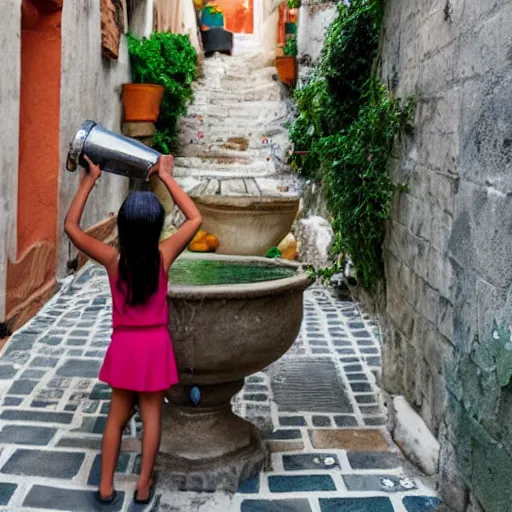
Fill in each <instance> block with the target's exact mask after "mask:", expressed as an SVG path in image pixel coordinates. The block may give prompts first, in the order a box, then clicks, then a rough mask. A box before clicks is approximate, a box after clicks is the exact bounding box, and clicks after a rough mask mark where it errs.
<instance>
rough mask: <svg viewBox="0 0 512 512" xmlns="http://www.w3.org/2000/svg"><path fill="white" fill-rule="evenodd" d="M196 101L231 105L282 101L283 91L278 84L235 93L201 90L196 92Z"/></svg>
mask: <svg viewBox="0 0 512 512" xmlns="http://www.w3.org/2000/svg"><path fill="white" fill-rule="evenodd" d="M194 96H195V101H196V102H197V103H199V104H200V103H204V104H209V103H215V102H218V101H221V102H222V101H229V102H231V103H242V102H247V101H282V100H283V90H282V89H281V88H280V87H279V85H278V84H275V83H272V84H266V85H264V86H260V87H259V88H251V87H248V88H246V89H243V88H240V87H238V88H236V90H234V91H226V90H216V89H208V88H201V89H200V90H198V91H196V92H195V94H194Z"/></svg>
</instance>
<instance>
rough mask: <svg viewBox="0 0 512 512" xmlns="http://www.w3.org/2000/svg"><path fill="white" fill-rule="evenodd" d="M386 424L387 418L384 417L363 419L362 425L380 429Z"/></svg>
mask: <svg viewBox="0 0 512 512" xmlns="http://www.w3.org/2000/svg"><path fill="white" fill-rule="evenodd" d="M386 423H387V418H386V417H385V416H378V417H373V418H372V417H370V418H364V424H365V425H368V426H369V427H382V426H384V425H385V424H386Z"/></svg>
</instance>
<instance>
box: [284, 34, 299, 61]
mask: <svg viewBox="0 0 512 512" xmlns="http://www.w3.org/2000/svg"><path fill="white" fill-rule="evenodd" d="M283 53H284V54H285V55H287V56H289V57H296V56H297V37H296V36H291V37H289V38H288V39H287V40H286V43H285V45H284V48H283Z"/></svg>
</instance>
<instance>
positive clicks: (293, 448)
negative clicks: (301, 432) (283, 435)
mask: <svg viewBox="0 0 512 512" xmlns="http://www.w3.org/2000/svg"><path fill="white" fill-rule="evenodd" d="M267 444H268V447H269V449H270V451H271V452H272V453H279V452H300V451H302V450H304V443H303V442H302V441H268V443H267Z"/></svg>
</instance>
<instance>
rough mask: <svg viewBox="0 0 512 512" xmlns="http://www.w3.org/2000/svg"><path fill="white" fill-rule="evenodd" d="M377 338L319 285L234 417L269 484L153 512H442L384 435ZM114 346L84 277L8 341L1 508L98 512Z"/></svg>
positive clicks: (372, 327)
mask: <svg viewBox="0 0 512 512" xmlns="http://www.w3.org/2000/svg"><path fill="white" fill-rule="evenodd" d="M376 334H377V326H376V324H375V323H374V322H372V321H371V320H370V319H369V318H368V317H367V316H366V315H364V314H363V315H361V313H360V311H359V310H358V309H357V307H356V305H355V304H354V303H352V302H346V301H340V300H337V299H335V298H334V297H333V296H332V294H331V293H330V292H329V291H328V290H326V289H324V288H322V287H319V286H316V287H313V288H311V289H310V290H308V291H307V293H306V297H305V320H304V323H303V326H302V329H301V333H300V336H299V338H298V339H297V341H296V343H295V345H294V346H293V348H292V349H291V350H290V352H289V353H288V354H287V355H286V356H285V357H284V358H283V359H282V360H281V361H278V362H277V363H276V364H275V365H273V366H272V367H271V368H269V369H268V370H267V371H265V372H263V373H261V374H258V375H254V376H252V377H250V378H249V379H248V380H247V382H246V386H245V389H244V390H243V392H242V393H241V394H240V395H239V396H238V397H237V399H236V401H235V404H234V407H235V410H236V411H237V412H238V413H239V414H241V415H242V416H244V417H246V418H249V419H251V420H253V421H254V422H255V423H256V424H258V425H259V426H260V427H261V428H262V429H263V430H264V431H266V437H267V439H268V443H269V447H270V450H271V452H272V455H271V463H270V466H269V468H268V469H267V471H266V472H265V473H263V474H262V475H260V476H259V477H258V478H256V479H253V480H250V481H247V482H246V483H245V484H243V485H242V486H241V488H240V489H239V491H238V493H236V494H235V495H234V496H228V495H225V494H223V493H216V494H204V495H194V494H192V493H177V492H172V491H170V490H168V489H166V488H165V485H162V486H161V488H160V489H159V490H158V495H157V497H156V502H155V503H154V504H153V505H152V506H150V507H147V510H167V511H171V510H172V511H178V510H179V511H187V510H191V511H208V512H215V511H218V512H227V511H233V512H235V511H242V512H260V511H261V512H263V511H265V512H273V511H275V512H277V511H280V512H281V511H283V512H284V511H288V512H310V511H312V512H319V511H321V512H336V511H358V512H377V511H378V512H388V511H389V512H392V511H393V510H394V511H396V512H405V511H407V512H420V511H428V510H435V508H436V503H437V502H436V499H435V498H433V493H432V491H431V490H429V488H428V481H425V480H424V479H423V478H422V477H421V476H420V475H419V474H418V473H417V472H416V471H415V470H414V469H412V468H411V467H409V466H408V464H407V463H406V461H405V460H404V459H403V458H402V457H401V455H400V453H399V451H398V450H397V448H396V447H395V446H394V445H393V443H392V442H391V440H390V438H389V435H388V433H387V430H386V428H385V423H386V412H385V409H384V408H383V405H382V403H381V401H380V399H379V394H378V390H377V388H376V387H375V384H374V382H375V378H374V374H375V373H377V372H378V371H379V365H380V357H379V353H380V349H379V343H378V337H377V336H376ZM109 335H110V293H109V289H108V282H107V279H106V275H105V273H104V271H103V270H102V269H100V268H98V267H96V266H92V265H90V266H88V267H87V268H86V269H85V270H84V271H83V272H82V273H81V274H80V275H79V276H78V277H77V278H75V279H74V280H73V281H72V282H70V283H68V284H67V285H65V286H64V287H63V288H62V290H61V291H60V293H59V294H58V295H57V296H55V297H54V298H53V299H52V300H51V301H50V302H49V303H48V304H47V305H46V306H45V307H44V309H43V310H42V311H41V312H40V313H39V314H38V315H37V317H35V318H34V319H33V320H32V321H30V322H29V323H28V324H27V325H25V326H24V328H23V329H22V330H20V331H19V332H17V333H16V334H14V335H13V337H12V338H11V339H10V340H9V343H8V344H7V345H6V347H5V349H4V352H3V354H2V357H1V364H0V378H1V381H0V383H1V384H0V386H1V394H2V402H1V404H2V405H1V407H0V422H1V423H0V424H1V427H2V430H1V431H0V442H1V443H2V451H1V455H0V482H1V483H0V503H1V504H2V506H5V507H6V510H18V509H21V508H23V510H27V509H38V510H73V511H76V512H81V511H84V512H86V511H90V510H96V507H97V505H95V503H94V498H93V492H92V491H94V489H95V487H96V485H97V484H98V478H99V462H100V459H99V454H100V451H99V450H100V439H101V433H102V430H103V427H104V425H105V420H106V414H107V411H108V403H109V402H108V398H109V390H108V388H107V387H106V386H104V385H103V384H101V383H98V381H97V380H96V376H97V373H98V369H99V367H100V364H101V361H102V358H103V356H104V353H105V349H106V347H107V345H108V343H109ZM138 434H140V423H139V422H138V421H135V419H134V420H132V421H131V423H130V427H129V429H128V430H127V432H126V435H125V439H124V445H123V454H122V455H121V458H120V461H119V465H118V472H117V476H116V479H117V484H116V485H117V488H118V490H119V491H121V493H120V498H119V501H118V502H117V503H116V504H115V506H113V507H110V508H109V507H106V508H105V507H103V508H102V510H122V511H128V510H130V511H135V510H142V509H143V508H142V507H138V508H137V507H135V506H134V505H132V504H131V497H132V495H131V493H132V490H133V486H134V484H135V481H136V477H135V473H136V472H137V469H138V461H139V456H138V449H139V446H138V442H137V439H136V437H137V435H138Z"/></svg>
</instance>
